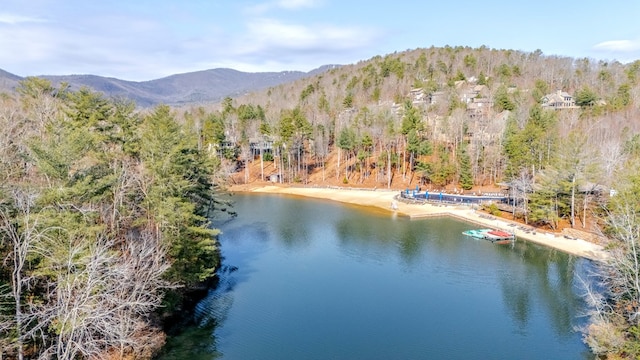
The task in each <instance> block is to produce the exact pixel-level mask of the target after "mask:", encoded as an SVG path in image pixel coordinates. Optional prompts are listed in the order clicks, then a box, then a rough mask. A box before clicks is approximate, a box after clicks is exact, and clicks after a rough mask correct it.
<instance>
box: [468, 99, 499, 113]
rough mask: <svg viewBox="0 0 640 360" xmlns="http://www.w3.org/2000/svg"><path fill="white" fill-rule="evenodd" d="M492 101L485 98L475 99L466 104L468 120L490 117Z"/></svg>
mask: <svg viewBox="0 0 640 360" xmlns="http://www.w3.org/2000/svg"><path fill="white" fill-rule="evenodd" d="M492 107H493V101H491V100H490V99H488V98H485V97H476V98H473V99H471V101H470V102H467V115H468V116H469V117H470V118H478V117H486V116H489V115H490V112H491V108H492Z"/></svg>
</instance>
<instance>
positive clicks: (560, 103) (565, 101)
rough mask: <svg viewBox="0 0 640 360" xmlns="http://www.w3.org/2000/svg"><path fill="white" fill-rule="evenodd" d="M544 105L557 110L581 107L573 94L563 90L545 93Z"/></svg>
mask: <svg viewBox="0 0 640 360" xmlns="http://www.w3.org/2000/svg"><path fill="white" fill-rule="evenodd" d="M542 107H545V108H549V109H555V110H560V109H577V108H579V106H577V105H576V101H575V100H574V99H573V96H571V95H570V94H569V93H567V92H564V91H562V90H557V91H556V92H555V93H551V94H547V95H545V96H544V97H543V98H542Z"/></svg>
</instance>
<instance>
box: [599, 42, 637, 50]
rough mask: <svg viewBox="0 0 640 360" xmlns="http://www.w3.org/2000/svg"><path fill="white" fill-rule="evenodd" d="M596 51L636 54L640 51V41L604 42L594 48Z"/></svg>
mask: <svg viewBox="0 0 640 360" xmlns="http://www.w3.org/2000/svg"><path fill="white" fill-rule="evenodd" d="M594 48H595V49H596V50H601V51H611V52H634V51H638V50H640V39H636V40H611V41H604V42H601V43H599V44H596V45H595V46H594Z"/></svg>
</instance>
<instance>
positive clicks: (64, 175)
mask: <svg viewBox="0 0 640 360" xmlns="http://www.w3.org/2000/svg"><path fill="white" fill-rule="evenodd" d="M18 93H19V95H17V96H15V97H13V96H7V95H4V96H2V98H1V99H0V101H1V105H0V154H1V155H0V168H1V171H0V177H1V180H0V183H1V184H2V186H1V187H0V239H1V240H2V242H1V243H0V245H1V247H0V251H1V252H2V258H3V266H2V268H1V272H0V348H1V349H2V351H0V358H4V357H7V356H8V357H9V358H18V359H23V358H46V359H50V358H55V359H77V358H102V357H107V356H109V357H113V358H125V357H127V358H150V357H151V356H152V355H153V353H154V352H155V351H157V350H158V349H159V348H160V347H161V346H162V344H163V343H164V335H163V332H162V328H161V325H162V319H163V317H164V316H166V314H170V313H171V312H173V311H174V310H176V309H177V308H179V306H180V304H181V301H182V296H183V295H184V294H185V292H186V291H188V290H190V289H193V288H194V287H196V286H197V285H199V284H200V283H202V282H203V281H205V280H207V279H209V278H211V276H212V275H213V274H214V271H215V270H216V268H217V266H218V262H219V254H218V249H217V241H216V234H217V231H216V230H215V229H213V228H211V227H210V226H209V215H210V213H211V211H212V210H213V209H214V208H215V207H216V206H217V205H218V204H220V203H221V202H222V203H223V201H222V200H221V199H218V198H216V196H215V192H214V184H215V181H216V179H215V177H214V174H215V173H216V169H217V165H216V162H215V158H211V157H209V156H208V155H207V154H206V153H205V152H203V151H200V150H199V148H198V137H197V134H196V133H194V132H193V131H192V129H191V128H189V127H187V126H184V125H182V124H179V123H178V122H177V121H176V118H175V116H174V115H173V113H172V111H171V109H170V108H169V107H167V106H158V107H157V108H155V109H154V110H153V111H149V112H147V113H138V112H136V111H134V109H135V107H134V104H132V103H130V102H127V101H115V100H114V101H110V100H106V99H104V98H103V97H102V96H101V95H100V94H96V93H91V92H89V91H85V90H81V91H78V92H69V91H67V90H66V89H65V88H53V87H52V86H51V84H50V83H49V82H48V81H46V80H41V79H37V78H29V79H27V80H25V81H24V82H23V83H22V84H21V87H20V88H19V89H18ZM221 206H224V205H221Z"/></svg>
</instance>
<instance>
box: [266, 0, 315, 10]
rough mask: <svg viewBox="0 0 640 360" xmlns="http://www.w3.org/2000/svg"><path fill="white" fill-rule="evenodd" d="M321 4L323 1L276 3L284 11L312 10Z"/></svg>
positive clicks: (281, 1) (299, 0) (284, 0)
mask: <svg viewBox="0 0 640 360" xmlns="http://www.w3.org/2000/svg"><path fill="white" fill-rule="evenodd" d="M320 4H321V1H318V0H278V1H277V2H276V5H277V6H278V7H280V8H283V9H300V8H312V7H316V6H319V5H320Z"/></svg>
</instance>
